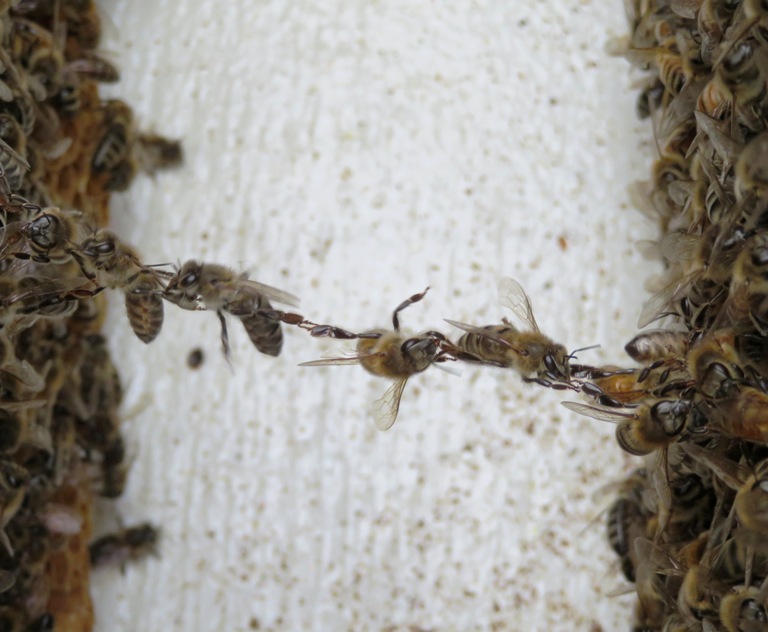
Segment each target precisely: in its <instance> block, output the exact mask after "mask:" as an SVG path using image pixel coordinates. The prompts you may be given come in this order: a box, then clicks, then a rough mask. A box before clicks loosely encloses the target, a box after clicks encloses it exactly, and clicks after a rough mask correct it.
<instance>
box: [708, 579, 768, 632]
mask: <svg viewBox="0 0 768 632" xmlns="http://www.w3.org/2000/svg"><path fill="white" fill-rule="evenodd" d="M767 599H768V579H765V580H763V582H762V584H761V585H760V586H759V587H758V586H746V587H745V586H741V587H738V588H736V589H735V590H733V591H731V592H728V593H727V594H726V595H724V596H723V598H722V600H721V601H720V621H722V623H723V625H724V626H725V629H726V630H728V632H768V610H766V600H767Z"/></svg>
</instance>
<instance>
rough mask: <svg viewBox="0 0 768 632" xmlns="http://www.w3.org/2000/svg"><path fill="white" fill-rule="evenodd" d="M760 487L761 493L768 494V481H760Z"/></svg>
mask: <svg viewBox="0 0 768 632" xmlns="http://www.w3.org/2000/svg"><path fill="white" fill-rule="evenodd" d="M758 487H759V488H760V491H761V492H766V493H768V480H764V481H760V482H759V483H758Z"/></svg>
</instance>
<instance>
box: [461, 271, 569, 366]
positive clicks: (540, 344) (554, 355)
mask: <svg viewBox="0 0 768 632" xmlns="http://www.w3.org/2000/svg"><path fill="white" fill-rule="evenodd" d="M498 292H499V304H501V305H502V306H504V307H507V308H508V309H510V310H512V312H513V313H514V314H515V316H517V317H518V318H519V319H520V320H521V321H523V322H524V323H525V324H526V326H527V328H528V329H527V330H526V331H521V330H519V329H517V328H516V327H515V326H514V325H512V323H510V322H509V321H508V320H507V319H506V318H502V323H503V324H501V325H486V326H485V327H474V326H472V325H466V324H464V323H459V322H456V321H454V320H447V319H446V322H447V323H449V324H451V325H453V326H454V327H458V328H459V329H463V330H464V331H466V332H467V333H465V334H464V335H463V336H462V337H461V338H459V340H458V342H457V343H456V346H457V347H458V348H459V349H461V350H463V351H466V352H467V353H469V354H471V355H473V356H476V357H477V358H480V359H481V360H484V361H489V362H492V363H494V364H495V365H497V366H503V367H507V368H510V369H514V370H515V371H517V372H518V373H519V374H520V375H521V376H522V377H523V379H524V380H526V381H536V380H538V379H542V378H547V379H549V380H553V381H558V380H564V381H567V380H568V377H569V367H568V360H569V356H568V352H567V351H566V349H565V347H564V346H563V345H561V344H559V343H556V342H554V341H553V340H552V339H551V338H549V337H548V336H545V335H544V334H543V333H541V331H540V330H539V326H538V325H537V324H536V319H535V318H534V316H533V307H532V305H531V299H530V298H528V295H527V294H526V293H525V291H524V290H523V288H522V287H521V286H520V284H519V283H518V282H517V281H515V280H514V279H510V278H503V279H501V280H500V281H499V288H498ZM531 376H535V377H533V378H532V377H531Z"/></svg>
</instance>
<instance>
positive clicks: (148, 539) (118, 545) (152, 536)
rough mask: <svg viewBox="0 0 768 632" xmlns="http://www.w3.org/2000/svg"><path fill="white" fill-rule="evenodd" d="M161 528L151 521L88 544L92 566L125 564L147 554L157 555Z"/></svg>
mask: <svg viewBox="0 0 768 632" xmlns="http://www.w3.org/2000/svg"><path fill="white" fill-rule="evenodd" d="M159 537H160V532H159V530H158V529H157V528H156V527H154V526H153V525H151V524H149V523H144V524H140V525H137V526H135V527H128V528H127V529H122V530H120V531H118V532H117V533H110V534H109V535H105V536H102V537H100V538H99V539H97V540H94V541H93V542H92V543H91V544H90V545H88V552H89V553H90V556H91V566H104V565H106V564H119V565H121V566H122V565H124V564H125V563H126V562H128V561H136V560H139V559H141V558H143V557H146V556H147V555H157V543H158V540H159Z"/></svg>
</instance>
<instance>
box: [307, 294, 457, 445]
mask: <svg viewBox="0 0 768 632" xmlns="http://www.w3.org/2000/svg"><path fill="white" fill-rule="evenodd" d="M428 290H429V288H427V289H426V290H424V291H423V292H421V293H419V294H414V295H413V296H411V297H410V298H408V299H406V300H405V301H403V302H402V303H400V305H398V306H397V307H396V308H395V311H394V312H393V313H392V325H393V330H391V331H390V330H387V329H372V330H370V331H367V332H363V333H361V334H358V338H359V340H358V342H357V348H356V350H355V354H354V355H353V356H349V357H340V358H327V359H324V360H313V361H311V362H303V363H301V364H300V365H299V366H332V365H345V364H359V365H360V366H362V367H363V368H364V369H365V370H366V371H368V372H369V373H372V374H373V375H376V376H378V377H384V378H387V379H390V380H394V383H393V384H392V386H391V387H390V388H388V389H387V391H386V392H385V393H384V395H383V396H382V397H381V398H380V399H378V400H376V402H375V403H374V408H373V418H374V422H375V423H376V427H377V428H378V429H379V430H389V429H390V428H391V427H392V425H393V424H394V423H395V421H396V420H397V413H398V411H399V410H400V399H401V398H402V395H403V391H404V390H405V385H406V384H407V383H408V380H409V378H411V377H412V376H414V375H416V374H417V373H421V372H422V371H425V370H426V369H427V368H429V366H430V365H432V364H433V363H436V362H441V361H443V359H445V357H446V354H445V352H444V351H443V349H442V347H441V343H442V342H447V340H446V338H445V336H443V335H442V334H440V333H438V332H434V331H428V332H426V333H423V334H420V335H418V336H413V337H407V336H405V335H404V334H403V333H401V331H400V320H399V318H398V314H399V313H400V312H401V311H402V310H404V309H405V308H406V307H408V306H409V305H412V304H414V303H418V302H419V301H421V300H422V299H423V298H424V296H425V295H426V293H427V291H428Z"/></svg>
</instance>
